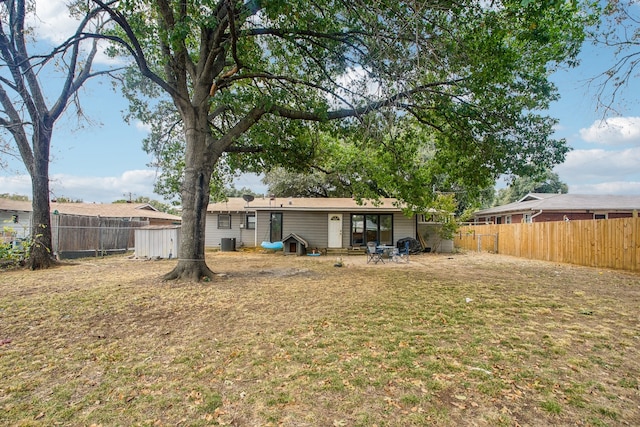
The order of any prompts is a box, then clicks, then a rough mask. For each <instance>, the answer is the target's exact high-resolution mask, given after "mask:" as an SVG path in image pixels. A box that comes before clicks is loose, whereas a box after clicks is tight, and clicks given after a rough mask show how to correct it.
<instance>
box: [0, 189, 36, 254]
mask: <svg viewBox="0 0 640 427" xmlns="http://www.w3.org/2000/svg"><path fill="white" fill-rule="evenodd" d="M29 234H31V202H23V201H18V200H11V199H3V198H0V243H6V242H9V241H13V240H15V239H24V238H25V237H28V236H29Z"/></svg>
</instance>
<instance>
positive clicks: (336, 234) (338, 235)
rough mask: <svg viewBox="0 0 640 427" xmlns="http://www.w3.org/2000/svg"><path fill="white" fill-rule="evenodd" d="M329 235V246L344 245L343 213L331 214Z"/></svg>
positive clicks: (337, 246)
mask: <svg viewBox="0 0 640 427" xmlns="http://www.w3.org/2000/svg"><path fill="white" fill-rule="evenodd" d="M328 228H329V236H328V243H327V246H328V247H330V248H341V247H342V214H329V227H328Z"/></svg>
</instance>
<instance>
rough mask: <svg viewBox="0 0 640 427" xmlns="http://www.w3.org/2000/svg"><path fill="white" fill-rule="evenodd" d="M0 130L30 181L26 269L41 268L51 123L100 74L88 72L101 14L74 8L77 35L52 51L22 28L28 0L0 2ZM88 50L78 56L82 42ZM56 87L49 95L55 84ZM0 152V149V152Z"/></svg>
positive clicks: (47, 225)
mask: <svg viewBox="0 0 640 427" xmlns="http://www.w3.org/2000/svg"><path fill="white" fill-rule="evenodd" d="M0 3H1V4H0V105H1V106H2V110H1V111H0V127H1V128H2V129H3V130H4V131H5V132H7V133H8V134H9V135H11V137H12V139H13V141H14V142H15V145H16V146H17V149H18V152H19V153H20V157H21V158H22V161H23V163H24V165H25V167H26V169H27V171H28V172H29V176H30V177H31V188H32V206H33V213H32V231H31V238H32V243H31V247H30V253H29V260H28V265H29V267H30V268H31V269H39V268H46V267H49V266H50V265H51V263H52V262H53V258H52V253H51V247H52V246H51V242H52V238H51V218H50V208H49V152H50V149H51V137H52V135H53V128H54V125H55V123H56V121H57V120H58V119H59V118H60V116H61V115H62V114H63V113H64V111H65V110H66V109H67V107H68V106H69V105H70V104H71V103H73V102H77V93H78V90H79V89H80V88H81V87H82V85H83V84H84V83H85V82H86V81H87V80H88V79H90V78H92V77H94V76H96V75H99V74H103V73H104V72H106V71H100V72H92V70H91V66H92V63H93V60H94V58H95V56H96V54H97V52H98V48H97V40H98V39H96V38H94V37H89V38H88V39H87V35H86V34H85V33H96V30H97V29H99V27H100V25H101V23H100V22H99V21H96V18H97V17H98V16H99V14H100V13H101V10H100V9H98V8H95V9H94V10H86V9H83V8H82V7H80V6H78V5H76V6H75V7H72V12H73V13H75V14H76V16H78V17H79V18H80V21H79V24H78V27H77V31H76V32H75V33H74V34H73V35H71V36H70V37H69V38H68V39H66V40H65V41H64V42H62V43H60V44H59V45H58V46H55V47H54V48H52V49H50V50H48V51H44V52H43V51H42V50H41V49H40V50H38V47H37V44H36V40H34V39H31V38H30V37H32V34H33V31H32V30H33V29H32V28H29V27H28V25H27V24H26V19H27V16H28V15H29V14H35V13H36V10H35V5H34V3H33V2H30V1H28V0H4V1H2V2H0ZM87 40H88V47H87V50H86V51H83V48H82V47H83V42H85V41H87ZM52 76H56V77H58V78H59V77H61V79H60V80H59V81H61V82H62V83H61V84H60V86H59V87H58V88H57V91H58V92H57V95H55V91H56V88H55V83H54V81H56V79H53V78H52ZM0 152H2V149H0Z"/></svg>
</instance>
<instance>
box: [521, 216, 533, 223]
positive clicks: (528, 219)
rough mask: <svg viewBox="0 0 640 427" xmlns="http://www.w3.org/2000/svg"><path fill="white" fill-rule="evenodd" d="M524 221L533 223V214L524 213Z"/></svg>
mask: <svg viewBox="0 0 640 427" xmlns="http://www.w3.org/2000/svg"><path fill="white" fill-rule="evenodd" d="M522 222H524V223H526V224H530V223H532V222H533V221H532V220H531V214H524V215H522Z"/></svg>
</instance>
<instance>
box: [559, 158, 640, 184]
mask: <svg viewBox="0 0 640 427" xmlns="http://www.w3.org/2000/svg"><path fill="white" fill-rule="evenodd" d="M555 171H556V173H558V176H559V177H560V180H561V181H563V182H565V183H567V184H568V185H569V192H570V193H574V194H579V193H582V194H605V193H606V194H640V188H639V186H638V183H640V147H635V148H629V149H625V150H612V151H607V150H602V149H594V150H574V151H571V152H569V153H568V154H567V159H566V160H565V162H564V163H563V164H561V165H558V166H556V168H555Z"/></svg>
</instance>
